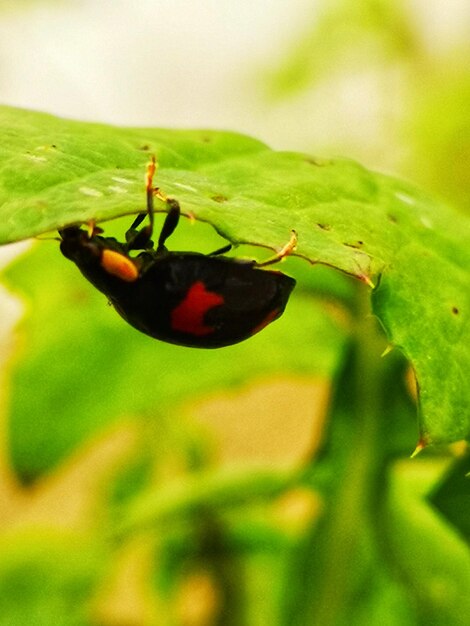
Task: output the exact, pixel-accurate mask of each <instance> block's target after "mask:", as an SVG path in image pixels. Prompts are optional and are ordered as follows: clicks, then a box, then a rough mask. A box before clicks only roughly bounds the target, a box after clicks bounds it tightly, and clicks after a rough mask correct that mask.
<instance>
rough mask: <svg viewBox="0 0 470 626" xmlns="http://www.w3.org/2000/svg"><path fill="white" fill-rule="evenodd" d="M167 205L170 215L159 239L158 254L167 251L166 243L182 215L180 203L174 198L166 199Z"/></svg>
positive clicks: (164, 223) (167, 216) (167, 215)
mask: <svg viewBox="0 0 470 626" xmlns="http://www.w3.org/2000/svg"><path fill="white" fill-rule="evenodd" d="M166 203H167V205H168V213H167V214H166V217H165V221H164V222H163V226H162V230H161V231H160V236H159V238H158V246H157V252H163V251H164V250H165V249H166V248H165V241H166V240H167V239H168V237H169V236H170V235H171V234H172V233H173V232H174V230H175V228H176V227H177V225H178V222H179V219H180V214H181V208H180V203H179V202H178V200H175V199H174V198H166Z"/></svg>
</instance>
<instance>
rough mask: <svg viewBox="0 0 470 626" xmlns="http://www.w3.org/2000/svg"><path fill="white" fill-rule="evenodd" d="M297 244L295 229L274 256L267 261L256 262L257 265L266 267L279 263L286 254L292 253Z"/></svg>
mask: <svg viewBox="0 0 470 626" xmlns="http://www.w3.org/2000/svg"><path fill="white" fill-rule="evenodd" d="M296 246H297V233H296V232H295V230H293V231H292V232H291V236H290V239H289V241H288V242H287V243H286V245H285V246H284V247H283V248H281V249H280V250H279V252H277V253H276V254H275V255H274V256H272V257H271V258H269V259H267V261H263V262H262V263H256V267H265V266H266V265H273V264H274V263H278V262H279V261H282V259H284V258H285V257H286V256H289V254H292V252H293V251H294V250H295V248H296Z"/></svg>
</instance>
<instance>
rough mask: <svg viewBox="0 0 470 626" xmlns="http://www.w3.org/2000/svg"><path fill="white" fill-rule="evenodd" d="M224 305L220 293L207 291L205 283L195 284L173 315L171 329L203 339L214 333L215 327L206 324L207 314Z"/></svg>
mask: <svg viewBox="0 0 470 626" xmlns="http://www.w3.org/2000/svg"><path fill="white" fill-rule="evenodd" d="M223 303H224V298H223V297H222V296H221V295H219V294H218V293H214V292H213V291H207V290H206V286H205V285H204V283H203V282H201V281H198V282H197V283H194V285H192V286H191V287H190V288H189V290H188V293H187V294H186V297H185V298H184V300H183V301H182V302H180V304H178V306H177V307H175V308H174V309H173V311H172V313H171V327H172V329H173V330H179V331H180V332H183V333H189V334H191V335H196V336H198V337H201V336H203V335H209V334H210V333H213V332H214V330H215V329H214V327H213V326H206V325H205V324H204V316H205V314H206V313H207V312H208V311H210V310H211V309H213V308H214V307H216V306H219V305H221V304H223Z"/></svg>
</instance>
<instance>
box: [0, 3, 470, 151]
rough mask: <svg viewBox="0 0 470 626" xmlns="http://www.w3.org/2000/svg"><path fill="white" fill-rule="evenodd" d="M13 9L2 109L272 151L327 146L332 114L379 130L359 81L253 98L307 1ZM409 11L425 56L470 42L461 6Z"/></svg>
mask: <svg viewBox="0 0 470 626" xmlns="http://www.w3.org/2000/svg"><path fill="white" fill-rule="evenodd" d="M332 1H334V0H332ZM351 1H354V0H351ZM2 4H5V3H1V2H0V9H1V6H2ZM6 4H8V3H6ZM10 4H11V6H12V7H14V8H10V9H9V10H5V9H3V11H0V102H2V103H4V104H12V105H16V106H23V107H27V108H34V109H39V110H44V111H48V112H51V113H56V114H58V115H62V116H65V117H71V118H76V119H82V120H93V121H103V122H110V123H115V124H123V125H138V126H163V127H165V126H167V127H208V128H223V129H231V130H238V131H242V132H246V133H249V134H252V135H254V136H256V137H258V138H260V139H262V140H264V141H266V142H267V143H269V144H270V145H272V146H273V147H275V148H278V149H298V150H302V149H304V150H305V149H310V150H311V149H312V148H313V147H314V146H312V145H310V143H309V145H306V142H307V140H308V141H309V142H312V140H313V142H314V144H318V145H322V144H324V139H325V134H327V133H328V132H330V129H329V125H330V124H331V123H332V116H333V115H336V118H335V119H334V122H335V125H336V126H339V129H338V130H339V132H341V130H342V128H341V127H342V125H344V128H343V132H345V133H353V132H357V133H362V134H364V131H365V127H367V128H368V129H369V130H370V132H371V133H373V132H375V129H374V113H375V111H374V106H375V103H374V99H373V98H372V97H371V94H370V86H369V85H368V84H367V78H366V77H365V78H364V77H363V78H362V82H361V79H359V82H358V81H356V82H351V83H350V84H346V85H344V86H343V87H342V89H341V90H340V91H333V92H332V91H331V90H328V88H326V90H324V91H323V92H322V91H321V89H320V90H319V92H318V93H317V94H315V95H314V96H312V94H305V93H304V94H301V95H300V96H299V97H297V98H294V99H293V100H290V101H288V102H286V103H282V104H278V105H276V106H274V105H273V104H272V103H269V102H267V101H264V100H263V99H262V98H261V97H260V91H259V90H258V87H257V84H256V83H257V76H258V74H257V72H258V71H262V69H263V68H266V67H270V66H271V65H272V63H273V61H279V60H280V59H282V56H283V54H284V53H285V51H286V50H290V46H291V45H292V43H293V40H294V38H295V36H296V35H297V34H299V33H303V28H304V27H305V24H309V23H311V21H312V19H314V16H315V14H316V10H317V9H316V7H317V2H316V1H315V0H249V1H248V0H237V1H235V0H137V1H133V2H129V1H127V0H51V1H50V2H32V3H29V2H24V8H23V9H21V8H18V7H19V6H21V5H22V3H20V2H16V3H15V2H10ZM409 8H410V10H412V11H413V12H414V13H415V14H416V16H417V19H418V21H419V23H420V24H421V28H422V30H423V37H424V38H425V39H426V38H427V39H428V40H429V44H430V46H432V48H433V49H436V50H439V49H440V48H442V47H445V46H446V45H448V43H449V41H451V40H452V39H455V38H456V37H458V36H465V29H467V35H468V32H469V30H468V29H469V19H470V2H469V0H410V1H409ZM343 110H344V114H342V113H343ZM351 117H352V119H355V123H354V125H351V123H350V121H349V120H350V119H351ZM309 124H310V129H309V132H308V133H306V132H305V125H309ZM356 125H357V126H356ZM351 126H356V127H355V128H351ZM322 133H323V134H322ZM316 138H317V139H318V140H317V141H315V140H316ZM353 156H354V155H353Z"/></svg>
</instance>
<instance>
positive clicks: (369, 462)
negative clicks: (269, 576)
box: [284, 289, 385, 626]
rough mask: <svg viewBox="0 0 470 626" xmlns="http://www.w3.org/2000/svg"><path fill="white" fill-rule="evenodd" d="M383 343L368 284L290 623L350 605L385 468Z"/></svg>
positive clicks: (320, 619) (299, 561) (328, 620)
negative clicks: (330, 471) (324, 490)
mask: <svg viewBox="0 0 470 626" xmlns="http://www.w3.org/2000/svg"><path fill="white" fill-rule="evenodd" d="M383 346H384V340H383V337H382V336H381V334H380V333H379V331H378V328H377V324H376V321H375V319H373V318H372V317H371V315H370V308H369V294H368V293H366V292H365V291H364V290H363V289H361V290H360V293H359V297H358V303H357V310H356V331H355V333H354V337H353V340H352V349H351V353H350V357H349V359H348V362H347V364H346V368H345V369H344V371H343V373H342V376H341V377H340V379H339V381H338V384H337V385H336V390H335V396H334V400H333V406H332V410H331V416H330V419H331V424H330V429H331V433H330V439H329V441H328V442H327V444H326V448H325V449H324V450H323V457H324V459H325V458H327V457H328V453H329V452H331V451H334V453H335V454H334V455H332V457H331V458H329V459H328V461H330V462H332V463H333V464H334V467H335V472H334V480H333V484H332V485H331V490H330V493H329V494H328V496H327V497H328V501H327V502H326V503H325V511H324V514H323V516H322V518H321V519H320V520H319V522H318V523H317V524H316V525H315V527H314V528H312V529H311V530H310V531H309V532H308V535H307V537H306V539H305V542H303V543H302V545H301V546H300V549H299V551H298V553H297V555H296V557H295V560H294V563H293V568H292V569H293V572H292V574H293V576H295V577H297V585H296V588H295V589H294V590H293V593H292V594H290V595H291V597H290V598H289V600H288V603H289V604H288V606H287V610H286V612H285V614H284V617H285V620H284V623H285V624H286V626H294V625H295V626H314V625H317V624H318V625H321V626H335V625H336V624H338V623H339V622H340V617H341V616H344V611H345V610H347V607H348V604H349V601H350V598H351V594H352V592H353V589H354V586H355V582H356V581H355V580H354V576H353V575H352V572H353V571H354V570H355V569H356V570H357V562H358V559H360V558H361V547H362V546H361V538H362V534H363V532H364V525H365V524H368V523H369V512H370V508H369V507H370V506H371V499H373V498H374V497H375V496H376V494H377V480H378V479H379V474H380V473H381V469H382V468H383V456H381V441H380V436H381V426H380V424H381V422H382V419H381V411H382V408H383V397H382V393H383V390H384V378H385V367H384V360H383V359H381V358H380V354H381V352H382V350H383ZM335 438H336V446H335V443H334V441H333V440H334V439H335ZM338 443H339V445H338ZM346 445H348V448H347V449H345V446H346ZM328 446H331V450H329V449H328ZM314 467H315V466H312V468H311V469H310V471H312V472H314V471H315V470H314ZM291 580H292V577H291ZM291 585H292V583H291ZM290 591H292V588H291V590H290Z"/></svg>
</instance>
